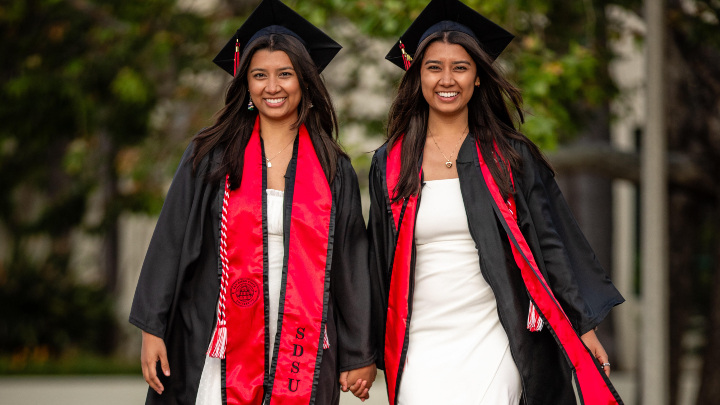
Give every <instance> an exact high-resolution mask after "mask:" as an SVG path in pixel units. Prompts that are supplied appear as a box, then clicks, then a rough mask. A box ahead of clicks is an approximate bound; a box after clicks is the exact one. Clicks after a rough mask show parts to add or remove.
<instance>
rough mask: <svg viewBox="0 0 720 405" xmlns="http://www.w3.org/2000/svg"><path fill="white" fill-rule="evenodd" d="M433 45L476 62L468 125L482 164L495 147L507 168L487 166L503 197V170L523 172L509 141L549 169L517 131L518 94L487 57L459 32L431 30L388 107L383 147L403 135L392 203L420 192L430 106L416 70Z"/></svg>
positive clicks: (507, 190)
mask: <svg viewBox="0 0 720 405" xmlns="http://www.w3.org/2000/svg"><path fill="white" fill-rule="evenodd" d="M436 41H443V42H444V43H446V44H457V45H460V46H462V47H463V48H465V50H466V51H467V52H468V54H470V57H472V59H473V61H475V65H476V66H477V75H478V77H479V78H480V86H479V87H477V88H475V91H474V92H473V95H472V97H471V98H470V101H469V102H468V127H469V130H470V134H472V136H474V137H475V139H476V141H477V142H478V144H479V145H480V152H481V154H482V156H483V159H484V160H485V161H486V162H493V161H494V160H495V153H494V152H495V150H494V147H493V143H495V144H497V147H498V150H499V152H500V156H502V158H503V159H504V161H505V163H506V164H496V165H495V164H489V165H488V167H489V168H490V172H491V173H492V176H493V178H494V179H495V182H496V183H497V185H498V187H499V188H500V191H501V192H502V193H503V195H504V196H505V197H506V198H507V197H508V196H509V195H510V194H512V192H513V187H512V182H511V180H510V173H509V171H508V167H507V166H508V165H509V166H510V167H511V168H512V171H513V172H514V173H522V169H523V168H522V158H521V156H520V155H519V154H518V152H517V151H516V150H515V149H514V148H513V147H512V146H511V145H510V142H509V141H510V140H516V141H518V142H521V143H523V144H525V145H527V146H528V148H529V149H530V151H531V152H532V154H533V155H534V156H535V158H536V159H538V160H539V161H541V162H543V163H544V164H545V165H547V166H548V168H550V170H552V166H550V163H549V162H548V161H547V160H546V159H545V157H544V156H543V154H542V152H540V149H539V148H538V147H537V146H536V145H535V144H534V143H532V141H530V139H528V138H527V137H526V136H525V135H523V134H522V133H520V132H519V131H518V129H517V128H518V127H519V124H522V123H523V122H524V115H523V110H522V95H521V94H520V90H519V89H518V88H517V87H515V86H513V85H512V84H511V83H510V82H509V81H508V80H507V79H505V77H504V76H503V74H502V72H501V71H500V69H499V68H497V67H495V66H493V60H492V58H490V56H489V55H488V54H487V53H485V51H483V50H482V48H481V47H480V44H478V42H477V41H476V40H475V39H473V38H472V37H470V36H469V35H467V34H465V33H462V32H458V31H443V32H436V33H434V34H432V35H430V36H428V37H427V38H426V39H425V40H424V41H423V42H422V43H421V44H420V45H419V46H418V50H417V52H416V53H415V57H414V61H413V63H412V65H410V68H409V69H408V70H407V72H406V73H405V75H404V76H403V78H402V80H401V81H400V86H399V88H398V94H397V96H396V97H395V100H394V101H393V103H392V107H391V108H390V118H389V120H388V129H387V140H388V148H392V145H394V144H395V142H396V141H397V140H398V139H399V138H400V137H402V136H404V138H403V139H404V140H403V142H402V153H401V155H402V162H401V165H400V177H399V179H398V183H397V186H396V187H395V190H394V195H393V197H392V199H393V201H397V200H400V199H402V198H406V197H410V196H411V195H414V194H417V193H418V192H419V190H420V179H419V178H418V162H419V161H420V156H421V155H422V152H423V149H424V147H425V140H426V138H427V136H426V134H427V129H428V115H429V106H428V103H427V101H426V100H425V97H424V96H423V93H422V84H421V80H420V72H421V69H422V61H423V59H424V57H425V52H426V50H427V48H428V47H429V46H430V44H432V43H433V42H436ZM498 161H502V159H498Z"/></svg>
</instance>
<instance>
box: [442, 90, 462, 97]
mask: <svg viewBox="0 0 720 405" xmlns="http://www.w3.org/2000/svg"><path fill="white" fill-rule="evenodd" d="M438 94H439V95H440V97H455V96H457V95H458V94H460V93H458V92H457V91H453V92H438Z"/></svg>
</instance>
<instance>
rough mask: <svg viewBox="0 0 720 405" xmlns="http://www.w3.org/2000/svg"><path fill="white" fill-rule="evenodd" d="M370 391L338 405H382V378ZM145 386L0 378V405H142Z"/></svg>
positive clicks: (122, 379) (99, 379) (132, 380)
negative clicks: (367, 395) (365, 396)
mask: <svg viewBox="0 0 720 405" xmlns="http://www.w3.org/2000/svg"><path fill="white" fill-rule="evenodd" d="M378 377H379V378H378V380H377V381H376V382H375V384H374V385H373V387H372V391H371V392H370V397H371V398H370V400H369V401H365V402H360V400H358V399H357V398H355V397H354V396H353V395H352V394H351V393H349V392H348V393H343V394H342V396H341V400H340V405H386V404H387V395H386V394H385V390H386V389H385V379H384V377H382V375H380V376H378ZM146 393H147V384H146V383H145V380H143V378H142V377H129V376H78V377H2V378H0V405H134V404H138V405H142V404H143V403H145V394H146Z"/></svg>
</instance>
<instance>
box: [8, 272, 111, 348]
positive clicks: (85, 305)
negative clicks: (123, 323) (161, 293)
mask: <svg viewBox="0 0 720 405" xmlns="http://www.w3.org/2000/svg"><path fill="white" fill-rule="evenodd" d="M50 263H52V261H50ZM59 270H60V269H58V268H57V267H55V266H52V265H45V266H43V267H35V266H33V265H32V264H30V263H23V264H21V265H19V266H15V267H12V268H10V269H8V272H7V274H5V275H4V277H2V279H0V290H1V291H2V294H0V308H2V311H0V355H14V356H16V359H20V360H23V359H24V360H23V361H30V360H33V361H35V362H42V361H43V360H44V359H47V358H50V357H57V356H59V355H60V354H61V353H63V352H65V351H67V350H75V349H81V350H82V351H84V352H90V353H97V354H109V353H111V351H112V350H113V349H114V347H115V343H116V339H117V336H118V326H117V323H116V321H115V316H114V313H113V303H112V300H111V298H110V295H109V294H108V293H107V292H106V291H105V290H104V289H103V288H101V287H98V286H93V285H85V284H79V283H77V282H75V281H74V280H73V279H72V277H70V276H69V275H68V274H67V271H62V270H60V271H59ZM23 353H24V354H23ZM17 356H20V357H19V358H18V357H17Z"/></svg>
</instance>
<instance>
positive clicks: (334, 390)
mask: <svg viewBox="0 0 720 405" xmlns="http://www.w3.org/2000/svg"><path fill="white" fill-rule="evenodd" d="M192 150H193V144H192V143H191V144H190V146H188V148H187V150H186V151H185V153H184V154H183V157H182V161H181V163H180V165H179V167H178V169H177V172H176V173H175V177H174V178H173V182H172V185H171V186H170V190H169V192H168V195H167V198H166V200H165V204H164V205H163V209H162V212H161V213H160V218H159V220H158V223H157V226H156V228H155V232H154V233H153V237H152V240H151V242H150V247H149V248H148V251H147V254H146V256H145V262H144V263H143V267H142V271H141V273H140V279H139V281H138V286H137V289H136V291H135V298H134V300H133V304H132V309H131V312H130V323H132V324H133V325H135V326H137V327H138V328H140V329H142V330H143V331H145V332H148V333H150V334H152V335H155V336H158V337H161V338H163V339H164V340H165V344H166V346H167V352H168V362H169V364H170V371H171V374H170V377H165V376H164V375H163V373H162V371H161V370H160V363H159V362H158V365H157V366H158V368H157V373H158V377H159V379H160V381H161V382H162V384H163V385H164V387H165V391H164V392H163V394H162V395H158V394H157V393H156V392H155V391H154V390H152V389H148V395H147V401H146V404H182V405H194V404H195V399H196V396H197V391H198V386H199V383H200V376H201V374H202V369H203V366H204V364H205V353H206V351H207V348H208V345H209V344H210V339H211V335H212V331H213V328H214V326H215V323H216V313H215V312H216V309H217V302H218V296H219V288H220V275H221V267H220V260H219V255H218V249H219V229H220V217H221V207H222V198H223V188H222V187H220V184H219V183H212V184H210V183H206V182H205V181H203V180H204V178H205V176H206V174H207V173H209V172H211V171H212V170H214V169H215V168H216V167H217V166H218V165H219V163H220V160H221V158H222V150H220V149H218V148H216V149H215V150H213V151H212V152H211V153H210V154H208V156H206V157H205V158H204V159H203V161H202V163H201V164H200V165H199V166H198V168H197V171H196V173H193V170H192V161H190V160H189V159H190V156H191V154H192ZM296 165H297V140H296V142H295V147H294V151H293V158H292V160H291V161H290V163H289V165H288V168H287V172H286V174H285V179H286V181H285V184H286V186H285V201H284V206H285V210H284V211H285V219H284V223H285V227H286V228H285V234H286V235H287V234H288V227H289V224H290V218H289V213H290V212H291V210H290V207H291V206H292V187H291V184H293V183H294V180H295V167H296ZM264 170H266V168H265V169H264ZM331 190H332V198H333V203H334V204H335V206H336V214H335V217H334V222H335V233H334V240H333V246H332V249H333V252H332V264H331V266H332V267H331V271H330V277H331V279H330V300H329V304H328V308H327V311H328V321H327V334H328V339H329V342H330V348H329V349H327V350H324V351H323V354H322V362H321V364H320V375H319V380H318V387H317V392H316V396H315V404H318V405H326V404H327V405H330V404H337V403H338V402H339V398H340V388H339V383H338V378H339V375H340V372H342V371H346V370H353V369H356V368H360V367H364V366H368V365H370V364H373V362H374V361H375V358H376V353H375V346H374V342H373V340H372V335H371V329H370V328H371V319H370V315H371V314H370V311H368V310H367V309H368V308H370V301H371V293H370V275H369V272H368V259H367V257H368V242H367V237H366V231H365V222H364V220H363V217H362V208H361V204H360V192H359V187H358V181H357V175H356V174H355V171H354V170H353V167H352V165H351V164H350V161H349V159H347V158H344V157H341V158H340V159H339V161H338V167H337V174H336V176H335V179H334V181H333V183H332V185H331ZM285 243H286V244H287V243H288V241H287V238H286V242H285ZM286 249H287V248H286ZM281 294H283V293H281ZM266 307H267V305H266ZM320 350H322V348H321V349H320ZM258 355H259V356H261V355H262V354H258ZM223 373H224V370H223ZM223 379H224V378H223Z"/></svg>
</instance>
